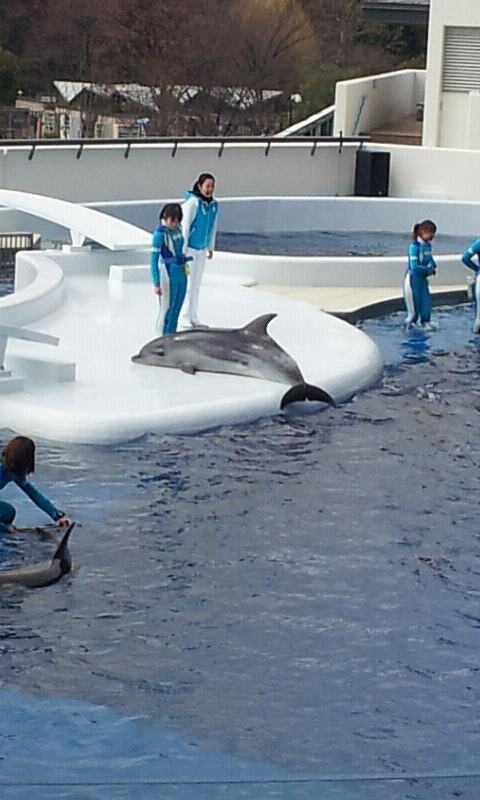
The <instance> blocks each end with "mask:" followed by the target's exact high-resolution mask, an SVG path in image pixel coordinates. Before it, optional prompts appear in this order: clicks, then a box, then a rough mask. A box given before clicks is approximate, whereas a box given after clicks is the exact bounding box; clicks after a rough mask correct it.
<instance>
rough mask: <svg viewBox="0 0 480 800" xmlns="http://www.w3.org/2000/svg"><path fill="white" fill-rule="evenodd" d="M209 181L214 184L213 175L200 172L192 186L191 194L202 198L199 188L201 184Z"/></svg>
mask: <svg viewBox="0 0 480 800" xmlns="http://www.w3.org/2000/svg"><path fill="white" fill-rule="evenodd" d="M209 180H210V181H213V182H214V183H215V175H212V173H211V172H201V173H200V175H199V176H198V178H197V180H196V181H195V183H194V184H193V189H192V192H194V194H199V195H200V197H203V195H202V192H201V190H200V186H201V185H202V183H205V181H209Z"/></svg>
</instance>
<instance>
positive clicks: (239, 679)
mask: <svg viewBox="0 0 480 800" xmlns="http://www.w3.org/2000/svg"><path fill="white" fill-rule="evenodd" d="M402 318H403V315H392V316H391V317H389V318H387V319H385V320H371V321H366V322H364V323H362V327H363V329H364V330H365V331H366V332H367V333H368V334H369V335H371V336H372V337H373V338H374V339H375V340H376V341H377V342H378V343H379V345H380V346H381V348H382V350H383V352H384V355H385V358H386V362H387V369H386V374H385V379H384V381H383V382H382V385H381V386H379V387H378V388H377V389H375V390H373V391H371V392H368V393H366V394H364V395H361V396H359V397H357V398H356V399H355V400H354V402H351V403H349V404H347V405H346V406H344V407H343V408H341V409H332V410H331V409H325V410H323V411H321V412H320V413H315V414H307V415H300V414H298V413H289V414H287V415H285V416H279V417H277V418H275V419H270V420H261V421H259V422H257V423H255V424H250V425H245V426H238V427H235V428H228V427H225V428H221V429H218V430H216V431H210V432H208V433H204V434H201V435H198V436H192V437H168V438H167V437H161V436H157V435H147V436H145V437H144V438H143V439H142V440H140V441H136V442H131V443H129V444H126V445H123V446H118V447H104V448H102V447H78V446H73V445H57V444H52V443H48V442H39V447H38V458H37V473H38V474H37V475H36V482H37V483H38V485H39V486H41V487H42V488H43V489H44V490H45V491H46V492H47V494H49V496H51V497H52V499H54V500H55V501H56V502H57V503H58V504H59V505H61V507H62V508H65V509H66V510H67V511H68V512H69V513H70V514H71V515H72V517H73V518H75V519H77V520H78V521H79V523H81V527H78V528H77V529H76V530H75V534H74V539H73V542H72V552H73V556H74V560H75V562H76V569H75V572H74V573H73V574H72V575H71V576H69V577H68V578H66V579H65V580H63V581H62V582H60V583H58V584H56V585H55V586H52V587H50V588H48V589H44V590H37V591H27V590H23V589H3V590H2V592H1V594H0V656H1V657H0V796H1V797H2V800H3V798H5V800H13V798H15V800H24V798H25V800H26V799H27V798H29V799H30V798H32V797H41V798H42V800H45V798H48V800H50V798H52V800H53V798H56V800H58V799H60V800H63V798H69V800H97V799H98V800H100V799H101V800H119V799H121V800H126V799H127V798H128V800H130V798H132V800H133V798H134V797H142V799H143V798H145V799H146V800H154V799H155V800H157V799H158V798H160V800H163V798H165V800H166V799H167V798H180V799H181V800H190V798H192V800H193V799H194V800H197V799H198V800H207V798H208V800H217V798H218V799H219V800H220V798H221V799H222V800H264V799H265V800H270V799H271V798H282V800H317V798H319V799H320V800H333V798H335V800H337V799H338V800H377V799H378V800H385V798H388V800H411V799H412V798H414V799H415V800H431V798H433V797H435V798H442V800H444V799H445V798H454V797H457V798H458V797H460V798H467V799H468V800H476V798H478V796H479V791H480V778H479V774H480V770H479V768H478V765H479V755H480V720H479V716H478V710H477V709H478V702H479V695H480V685H479V682H478V674H479V672H478V648H479V644H480V642H479V636H480V634H479V631H480V617H479V613H478V598H479V594H480V561H479V559H480V544H479V542H480V540H479V532H478V510H477V503H476V499H475V498H476V496H477V484H478V465H479V464H480V441H479V439H478V436H477V435H476V433H477V430H478V421H479V412H478V410H477V407H479V408H480V394H479V390H480V386H479V380H478V379H479V374H480V363H479V354H478V348H477V339H476V338H474V337H472V335H471V333H470V325H471V321H472V320H471V309H470V308H469V307H458V308H456V309H435V310H434V319H435V321H437V322H438V324H439V326H440V327H439V330H438V331H435V332H431V333H427V334H425V333H423V332H420V331H416V332H413V333H412V334H405V332H404V331H403V328H402V325H401V321H402ZM7 436H8V432H4V435H3V440H5V438H6V437H7ZM2 498H4V499H9V500H11V501H13V502H15V504H16V506H17V508H18V512H19V520H18V521H19V524H23V525H25V524H28V523H30V522H35V521H39V519H40V512H37V510H36V509H35V507H33V506H32V505H31V504H29V503H28V500H27V499H26V498H25V499H24V497H23V496H21V495H20V494H19V493H18V491H16V490H15V487H10V486H9V487H7V489H6V490H5V491H4V492H2ZM1 544H2V554H3V558H4V560H5V561H6V560H7V559H8V561H9V562H10V563H20V562H22V561H23V560H26V561H31V560H34V559H37V558H44V557H47V556H48V554H49V553H51V550H52V544H51V542H49V541H47V540H43V539H41V538H40V537H38V536H36V535H35V534H31V533H24V534H21V535H19V536H18V537H17V538H16V539H15V540H14V541H12V540H10V539H9V540H4V541H3V542H2V543H1ZM19 784H22V785H19Z"/></svg>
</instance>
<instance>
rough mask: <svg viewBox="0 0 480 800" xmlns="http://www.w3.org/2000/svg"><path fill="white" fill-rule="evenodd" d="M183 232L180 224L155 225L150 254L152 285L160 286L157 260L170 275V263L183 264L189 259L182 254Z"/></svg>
mask: <svg viewBox="0 0 480 800" xmlns="http://www.w3.org/2000/svg"><path fill="white" fill-rule="evenodd" d="M183 246H184V240H183V234H182V229H181V228H180V226H178V227H177V228H167V227H166V226H165V225H162V224H160V225H157V227H156V228H155V230H154V232H153V239H152V252H151V256H150V275H151V276H152V281H153V285H154V286H160V285H161V280H160V271H159V269H158V260H159V259H161V261H162V263H163V264H165V268H166V270H167V272H168V274H169V275H170V269H171V267H172V265H176V266H179V267H181V266H184V265H185V262H186V261H189V260H190V259H187V258H185V256H184V255H183Z"/></svg>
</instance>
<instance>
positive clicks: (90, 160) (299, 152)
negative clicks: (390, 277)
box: [0, 139, 358, 203]
mask: <svg viewBox="0 0 480 800" xmlns="http://www.w3.org/2000/svg"><path fill="white" fill-rule="evenodd" d="M172 147H173V146H172V145H168V146H167V145H163V144H162V145H158V144H146V143H142V142H141V140H140V143H139V144H134V145H132V147H131V149H130V152H129V157H128V158H125V153H126V145H125V144H118V145H117V144H115V145H85V146H84V148H83V151H82V154H81V156H80V158H77V155H78V152H79V148H78V146H71V145H70V146H67V145H65V146H63V145H61V146H55V147H53V146H51V147H41V146H38V147H37V148H36V150H35V153H34V156H33V158H32V159H31V160H29V154H30V152H31V148H30V147H11V148H8V147H3V148H2V147H1V146H0V188H4V189H17V190H19V191H25V192H34V193H37V194H44V195H50V196H52V197H58V198H60V199H64V200H71V201H73V202H79V203H84V202H88V201H102V200H141V199H148V198H152V197H178V196H179V195H181V196H183V193H184V192H185V191H186V190H187V189H189V188H191V186H192V184H193V183H194V181H195V179H196V178H197V176H198V174H199V173H200V172H203V171H206V172H212V173H213V174H214V175H215V176H216V177H217V194H218V195H220V196H221V195H223V196H228V197H235V196H243V195H285V194H291V195H318V194H323V195H337V194H338V195H343V194H350V193H351V192H352V187H353V177H354V170H355V153H356V151H357V149H358V145H354V144H350V145H349V144H345V145H343V147H342V148H341V151H340V148H339V146H338V144H328V143H325V144H323V143H322V144H321V145H318V147H317V148H316V151H315V153H314V154H313V155H311V151H312V143H311V142H309V141H308V139H306V141H305V143H303V142H302V143H291V142H290V143H289V142H288V140H285V141H284V140H282V139H277V140H275V143H272V145H271V147H270V149H269V151H268V155H266V154H265V153H266V148H267V144H266V143H265V144H263V143H260V144H254V143H252V144H234V143H230V144H229V143H228V141H227V143H226V144H225V147H224V149H223V151H222V152H221V155H219V153H220V146H219V145H218V144H202V143H199V144H182V143H181V142H180V143H179V145H178V148H177V150H176V153H175V157H172Z"/></svg>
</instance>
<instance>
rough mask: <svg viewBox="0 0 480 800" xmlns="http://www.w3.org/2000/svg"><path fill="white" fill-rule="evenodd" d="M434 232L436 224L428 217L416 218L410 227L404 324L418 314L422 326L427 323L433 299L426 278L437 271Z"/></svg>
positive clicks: (428, 325) (411, 320) (407, 324)
mask: <svg viewBox="0 0 480 800" xmlns="http://www.w3.org/2000/svg"><path fill="white" fill-rule="evenodd" d="M436 232H437V226H436V225H435V223H434V222H432V221H431V220H430V219H425V220H423V222H418V223H417V224H416V225H415V226H414V228H413V231H412V243H411V244H410V247H409V248H408V269H407V272H406V275H405V281H404V285H403V291H404V298H405V306H406V309H407V318H406V320H405V325H406V327H407V328H410V327H411V326H412V325H414V324H415V322H417V320H418V318H420V322H421V324H422V326H423V327H425V328H427V327H430V315H431V310H432V300H431V297H430V290H429V288H428V280H427V279H428V277H429V276H430V275H435V274H436V271H437V265H436V264H435V261H434V260H433V256H432V246H431V244H430V242H431V241H432V239H433V238H434V236H435V234H436Z"/></svg>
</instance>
